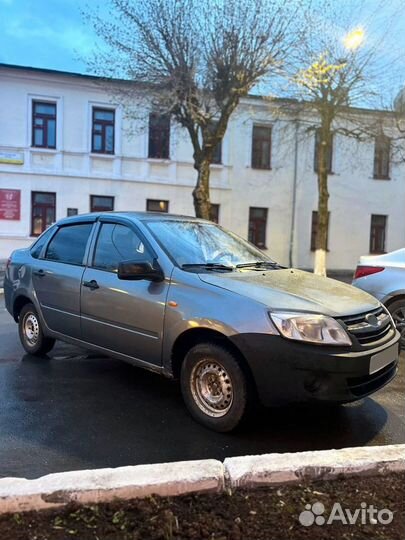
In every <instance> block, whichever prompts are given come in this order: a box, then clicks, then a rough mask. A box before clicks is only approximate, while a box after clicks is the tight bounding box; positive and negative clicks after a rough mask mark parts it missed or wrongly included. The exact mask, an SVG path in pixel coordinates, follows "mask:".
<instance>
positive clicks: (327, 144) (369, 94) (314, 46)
mask: <svg viewBox="0 0 405 540" xmlns="http://www.w3.org/2000/svg"><path fill="white" fill-rule="evenodd" d="M383 5H385V8H386V7H387V3H386V2H380V3H379V4H378V6H377V5H376V6H375V9H374V10H372V11H370V9H369V7H370V4H367V3H363V7H366V8H367V10H368V13H367V17H365V14H364V11H363V9H362V3H361V2H356V3H350V2H349V3H348V4H346V6H344V3H343V2H342V3H339V6H338V7H337V5H336V3H333V2H332V3H331V2H329V1H328V0H326V1H325V2H320V3H318V9H314V10H313V11H312V12H307V13H305V14H304V16H305V28H306V39H305V42H304V43H302V46H301V47H300V50H299V55H298V59H295V60H298V68H297V64H295V65H293V66H292V68H291V66H290V68H291V81H292V82H293V83H294V85H295V90H294V92H293V95H294V96H295V97H296V98H298V100H299V101H300V102H301V103H302V107H301V108H302V109H303V110H304V111H305V112H306V118H307V131H312V132H315V133H316V141H317V152H316V156H317V164H316V171H317V177H318V230H317V238H316V251H315V262H314V272H315V273H317V274H321V275H326V255H327V237H328V217H329V209H328V201H329V189H328V177H329V174H330V173H331V162H330V160H331V155H332V141H333V136H334V134H335V133H340V134H343V135H346V136H349V137H355V138H357V139H360V140H362V139H363V140H364V139H367V138H371V137H375V136H378V135H380V134H381V135H383V134H384V123H385V118H384V114H380V113H378V112H377V111H376V113H375V114H372V115H371V116H370V115H369V118H367V119H366V118H365V116H364V114H362V113H361V110H359V109H357V110H356V109H355V108H354V107H353V106H374V107H375V106H376V104H377V106H378V105H380V104H381V98H382V96H383V94H384V92H385V93H387V92H388V89H387V88H384V87H382V84H381V83H382V82H384V83H385V84H389V81H390V80H391V76H390V70H391V71H392V70H393V68H394V65H395V63H396V62H395V59H394V58H393V57H392V58H391V59H387V54H386V47H384V43H385V42H386V40H387V36H388V35H389V34H390V32H392V29H393V26H394V19H393V13H394V11H392V10H391V11H390V12H389V13H387V11H385V13H386V15H385V17H384V19H381V17H378V13H379V12H381V10H382V8H383V7H384V6H383ZM376 19H378V23H376V22H375V20H376ZM356 21H363V24H364V23H365V24H364V26H361V25H359V26H357V25H356ZM367 21H368V23H367ZM371 21H373V22H372V23H371ZM378 24H379V25H380V26H378ZM376 25H377V26H376ZM367 28H368V29H369V30H370V28H373V29H374V32H375V33H374V35H368V34H367ZM391 75H392V73H391ZM311 113H312V121H311V120H308V118H310V116H311Z"/></svg>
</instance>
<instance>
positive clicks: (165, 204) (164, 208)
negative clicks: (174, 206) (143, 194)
mask: <svg viewBox="0 0 405 540" xmlns="http://www.w3.org/2000/svg"><path fill="white" fill-rule="evenodd" d="M155 203H157V204H158V206H159V208H158V209H153V206H154V205H155ZM146 211H147V212H162V213H163V214H167V213H168V212H169V201H167V200H162V199H146Z"/></svg>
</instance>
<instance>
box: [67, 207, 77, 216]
mask: <svg viewBox="0 0 405 540" xmlns="http://www.w3.org/2000/svg"><path fill="white" fill-rule="evenodd" d="M78 213H79V211H78V209H77V208H68V209H67V216H68V217H70V216H77V214H78Z"/></svg>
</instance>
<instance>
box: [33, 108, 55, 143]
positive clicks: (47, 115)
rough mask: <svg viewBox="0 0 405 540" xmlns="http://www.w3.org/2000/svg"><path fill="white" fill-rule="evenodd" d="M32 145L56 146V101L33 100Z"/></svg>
mask: <svg viewBox="0 0 405 540" xmlns="http://www.w3.org/2000/svg"><path fill="white" fill-rule="evenodd" d="M32 146H34V147H36V148H56V103H47V102H44V101H33V102H32Z"/></svg>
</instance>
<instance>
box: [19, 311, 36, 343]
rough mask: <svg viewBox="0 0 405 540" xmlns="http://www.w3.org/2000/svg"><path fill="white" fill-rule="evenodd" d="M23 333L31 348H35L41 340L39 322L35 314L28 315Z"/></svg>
mask: <svg viewBox="0 0 405 540" xmlns="http://www.w3.org/2000/svg"><path fill="white" fill-rule="evenodd" d="M23 331H24V336H25V340H26V342H27V343H28V345H30V346H31V347H34V346H35V345H36V344H37V342H38V338H39V322H38V319H37V317H36V315H34V313H27V315H26V316H25V318H24V323H23Z"/></svg>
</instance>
